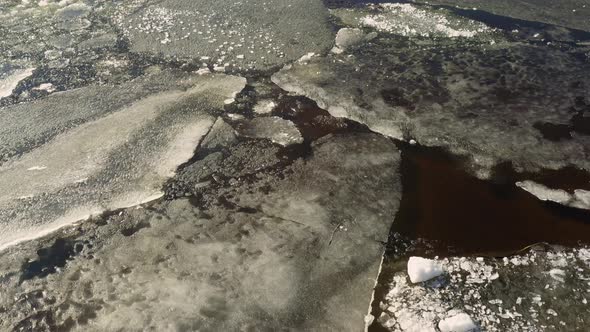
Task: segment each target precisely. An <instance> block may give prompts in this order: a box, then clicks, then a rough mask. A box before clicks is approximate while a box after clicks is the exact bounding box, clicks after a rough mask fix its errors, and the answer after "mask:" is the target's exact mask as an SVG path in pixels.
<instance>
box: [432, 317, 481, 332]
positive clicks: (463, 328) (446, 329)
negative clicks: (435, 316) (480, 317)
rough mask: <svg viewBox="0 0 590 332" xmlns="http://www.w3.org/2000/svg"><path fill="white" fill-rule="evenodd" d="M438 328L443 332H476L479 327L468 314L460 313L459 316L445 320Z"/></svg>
mask: <svg viewBox="0 0 590 332" xmlns="http://www.w3.org/2000/svg"><path fill="white" fill-rule="evenodd" d="M438 328H439V329H440V330H441V332H469V331H475V329H477V326H475V323H474V322H473V320H472V319H471V317H469V315H468V314H466V313H460V314H458V315H455V316H452V317H449V318H446V319H443V320H441V321H440V323H438Z"/></svg>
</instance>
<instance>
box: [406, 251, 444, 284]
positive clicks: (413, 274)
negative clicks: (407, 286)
mask: <svg viewBox="0 0 590 332" xmlns="http://www.w3.org/2000/svg"><path fill="white" fill-rule="evenodd" d="M443 272H444V270H443V267H442V265H441V264H440V263H439V262H437V261H434V260H431V259H426V258H422V257H410V260H409V261H408V275H409V276H410V280H411V281H412V282H413V283H417V282H423V281H426V280H430V279H432V278H434V277H438V276H439V275H441V274H443Z"/></svg>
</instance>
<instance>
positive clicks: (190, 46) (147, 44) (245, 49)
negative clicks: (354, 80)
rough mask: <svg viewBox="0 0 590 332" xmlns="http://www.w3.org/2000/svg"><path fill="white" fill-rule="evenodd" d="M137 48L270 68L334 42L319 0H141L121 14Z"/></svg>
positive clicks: (220, 65) (213, 62)
mask: <svg viewBox="0 0 590 332" xmlns="http://www.w3.org/2000/svg"><path fill="white" fill-rule="evenodd" d="M116 17H117V19H116V20H115V21H116V22H117V25H118V26H119V27H120V28H121V29H122V31H123V33H124V34H125V36H127V37H128V38H129V41H130V44H131V46H130V47H131V50H132V51H133V52H140V53H148V54H152V55H156V56H159V55H164V56H166V57H170V58H173V59H185V60H186V59H201V60H202V61H206V62H208V63H210V64H211V65H213V66H214V67H215V68H217V71H223V70H225V69H227V70H251V69H256V70H265V69H269V68H272V67H276V66H280V65H282V64H284V63H287V62H289V61H292V60H295V59H298V58H300V57H301V56H302V55H304V54H306V53H308V52H324V51H327V50H329V47H330V46H331V44H332V40H333V33H332V31H331V30H330V28H329V26H328V23H327V18H328V15H327V9H326V8H324V6H323V4H322V2H321V1H319V0H296V1H285V0H281V1H273V3H272V5H269V3H267V2H265V1H259V0H250V1H230V2H220V1H216V0H205V1H199V2H194V1H190V0H189V1H187V0H166V1H160V2H158V3H150V2H149V1H139V2H138V4H136V5H135V6H130V7H129V8H126V9H125V10H122V11H120V12H119V13H118V14H117V15H116ZM222 68H225V69H222Z"/></svg>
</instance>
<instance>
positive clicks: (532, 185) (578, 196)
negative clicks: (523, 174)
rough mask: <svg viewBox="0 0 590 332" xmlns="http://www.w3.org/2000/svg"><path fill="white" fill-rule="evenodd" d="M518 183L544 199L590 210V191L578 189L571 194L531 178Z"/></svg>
mask: <svg viewBox="0 0 590 332" xmlns="http://www.w3.org/2000/svg"><path fill="white" fill-rule="evenodd" d="M516 185H517V186H518V187H519V188H521V189H523V190H525V191H527V192H529V193H530V194H532V195H533V196H535V197H537V198H538V199H540V200H542V201H550V202H555V203H559V204H561V205H565V206H570V207H574V208H578V209H586V210H590V191H587V190H582V189H576V190H574V193H573V194H570V193H568V192H567V191H565V190H561V189H551V188H548V187H546V186H544V185H542V184H540V183H536V182H534V181H530V180H526V181H521V182H517V183H516Z"/></svg>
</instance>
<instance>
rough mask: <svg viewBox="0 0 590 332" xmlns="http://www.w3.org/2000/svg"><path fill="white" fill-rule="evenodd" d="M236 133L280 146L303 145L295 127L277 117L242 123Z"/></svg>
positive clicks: (291, 123)
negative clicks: (267, 140) (265, 139)
mask: <svg viewBox="0 0 590 332" xmlns="http://www.w3.org/2000/svg"><path fill="white" fill-rule="evenodd" d="M237 131H238V133H239V134H240V135H242V136H246V137H252V138H267V139H269V140H271V141H272V142H273V143H277V144H279V145H282V146H288V145H292V144H300V143H303V137H302V136H301V133H300V132H299V129H297V126H295V124H294V123H293V122H291V121H289V120H284V119H282V118H280V117H277V116H271V117H261V118H255V119H252V120H248V121H244V122H242V123H241V124H240V125H239V126H238V128H237Z"/></svg>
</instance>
